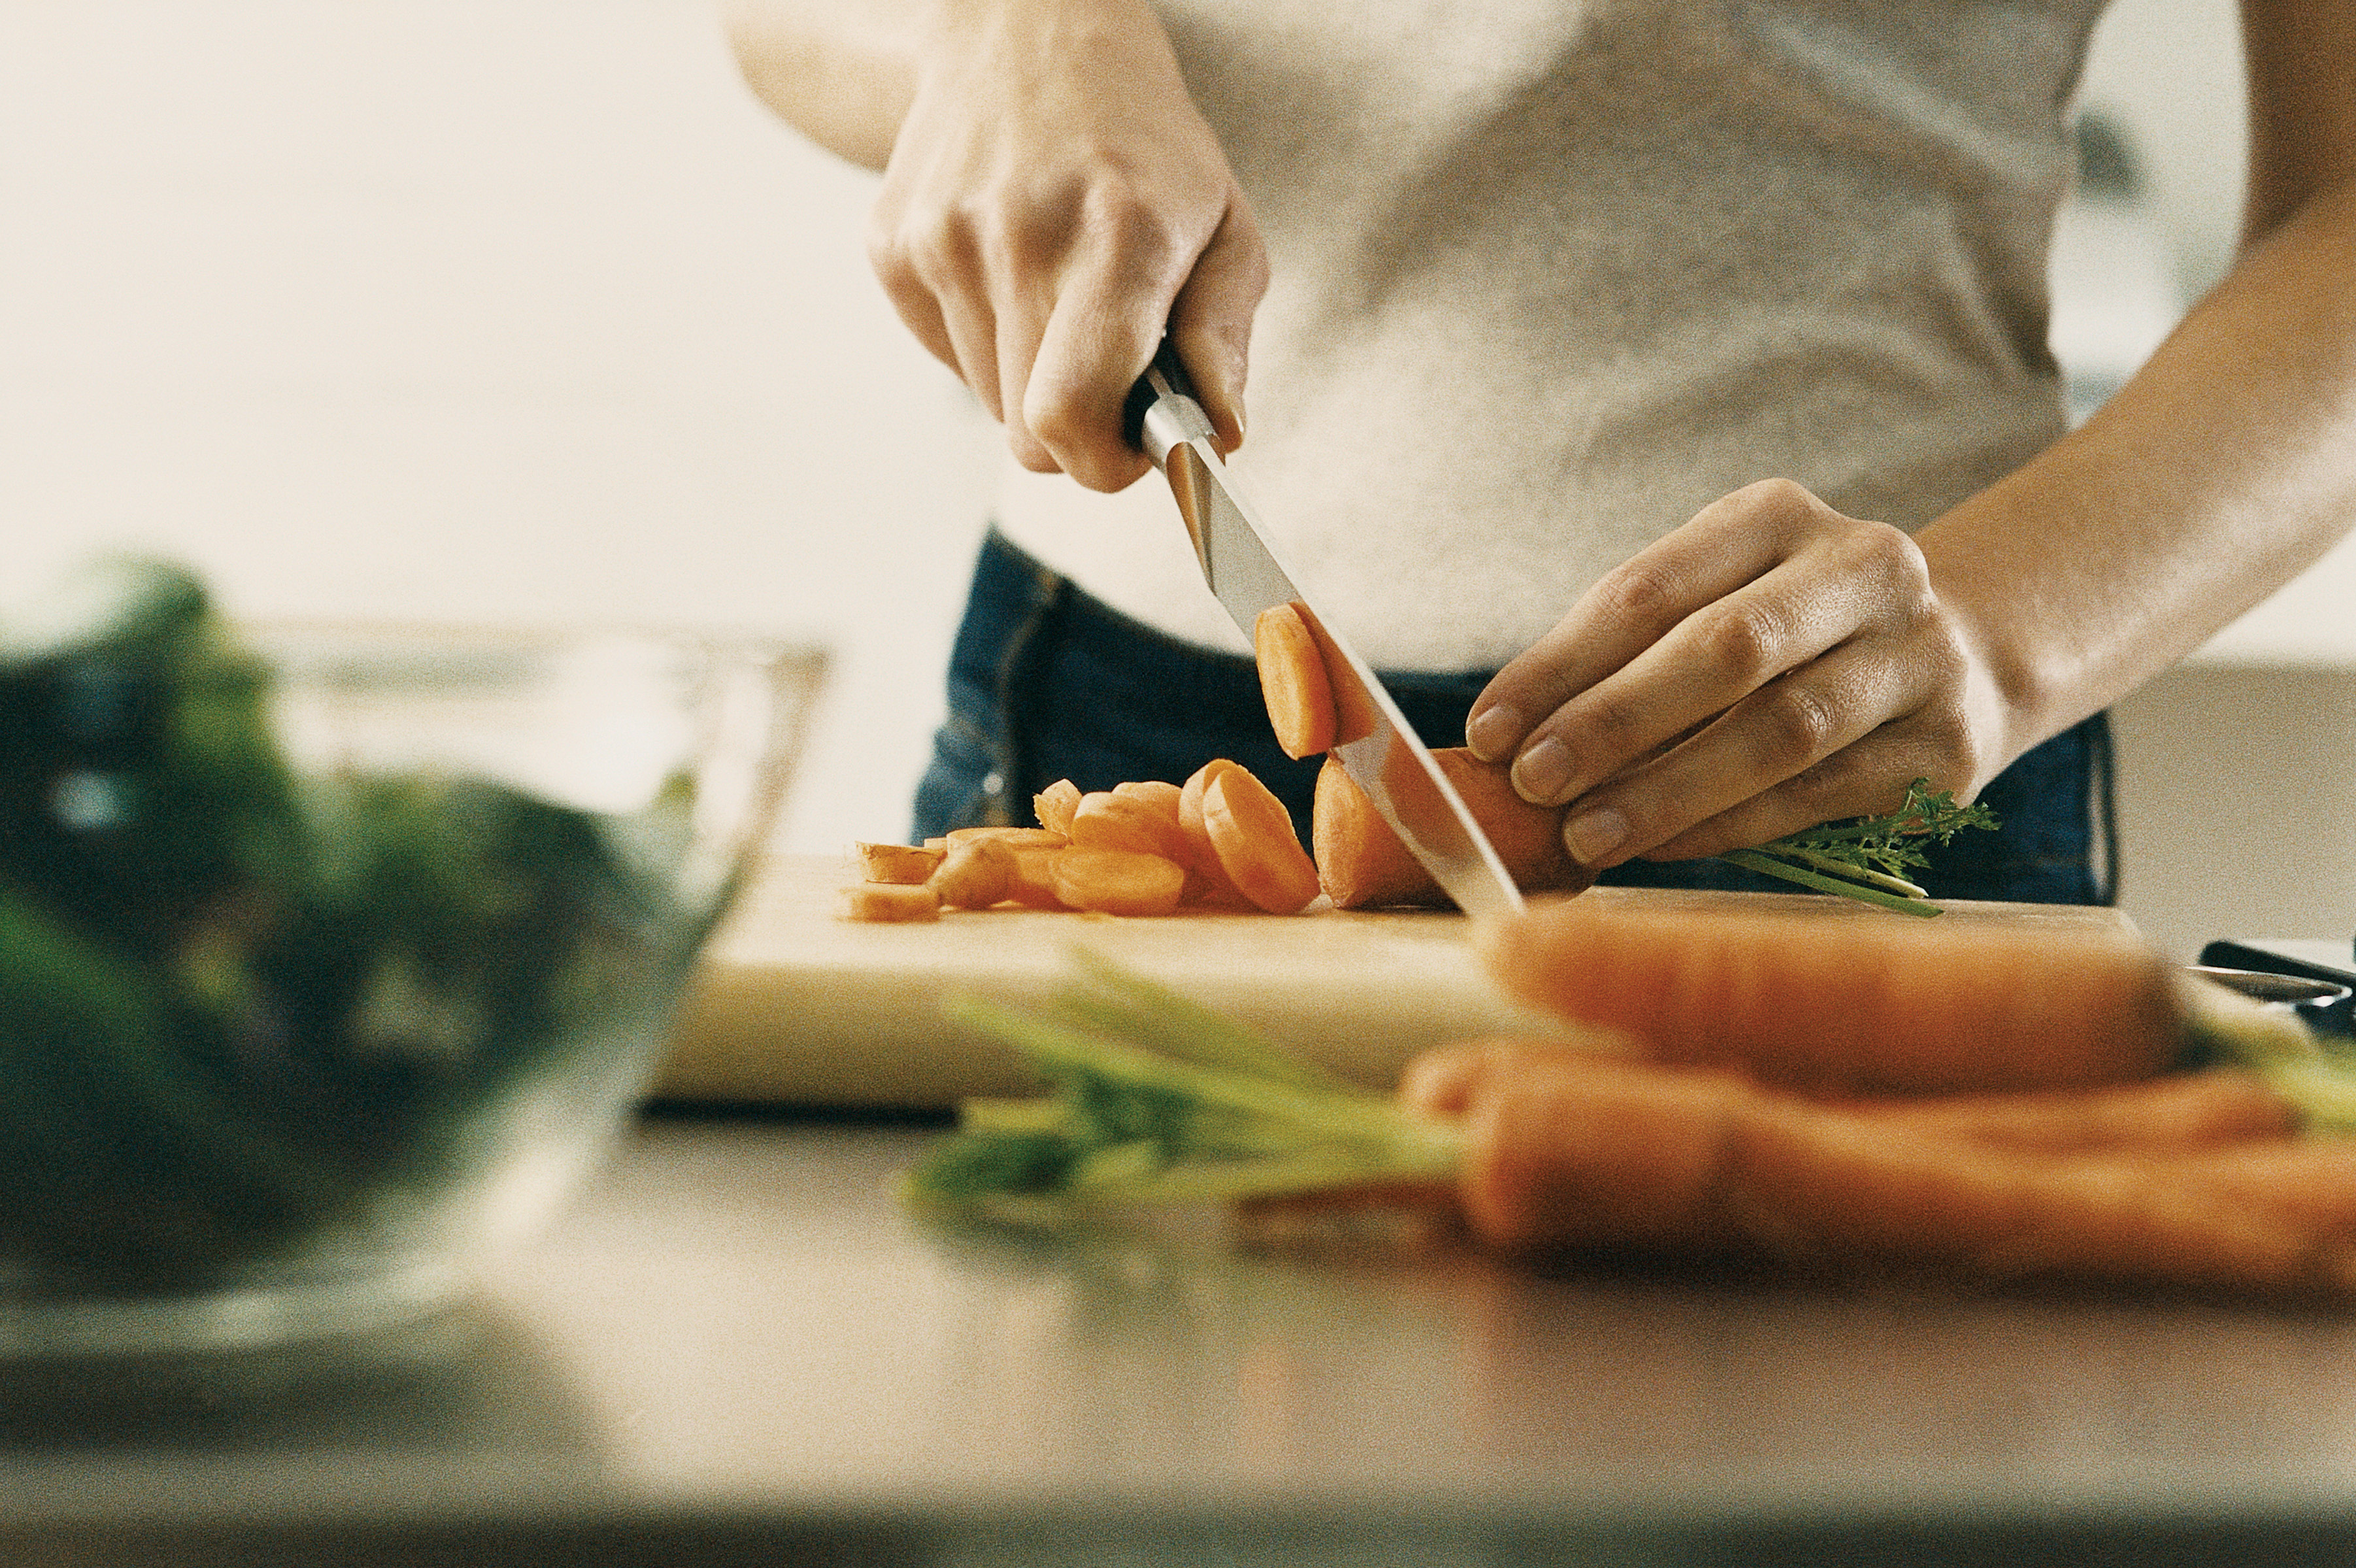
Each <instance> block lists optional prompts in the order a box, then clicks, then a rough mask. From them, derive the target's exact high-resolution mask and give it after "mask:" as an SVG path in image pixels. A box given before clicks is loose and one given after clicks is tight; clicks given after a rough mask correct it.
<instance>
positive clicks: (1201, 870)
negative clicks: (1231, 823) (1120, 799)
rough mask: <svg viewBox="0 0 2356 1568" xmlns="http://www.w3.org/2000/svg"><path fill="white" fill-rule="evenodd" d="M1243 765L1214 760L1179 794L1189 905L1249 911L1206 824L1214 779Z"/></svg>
mask: <svg viewBox="0 0 2356 1568" xmlns="http://www.w3.org/2000/svg"><path fill="white" fill-rule="evenodd" d="M1242 765H1243V764H1242V763H1234V762H1229V761H1228V760H1227V759H1226V758H1225V757H1214V758H1212V759H1211V760H1210V761H1209V762H1207V763H1204V764H1203V765H1202V766H1201V767H1199V768H1196V769H1195V770H1194V773H1191V774H1189V775H1188V776H1187V779H1186V783H1185V784H1184V785H1183V786H1182V787H1181V788H1180V790H1179V792H1178V829H1179V831H1180V833H1182V834H1183V835H1184V837H1185V840H1186V860H1185V865H1186V874H1187V883H1188V885H1187V889H1186V892H1185V895H1184V899H1185V901H1186V902H1188V903H1199V904H1205V905H1209V906H1212V907H1215V908H1222V909H1248V908H1250V907H1251V901H1250V900H1249V899H1247V898H1246V897H1244V895H1243V892H1242V891H1241V890H1240V889H1238V888H1237V886H1236V884H1235V881H1234V880H1233V879H1231V878H1230V877H1228V875H1227V872H1226V867H1224V866H1222V865H1220V864H1219V852H1218V850H1217V849H1216V848H1214V847H1213V846H1212V844H1211V832H1210V829H1209V828H1207V827H1205V826H1204V825H1203V792H1204V791H1205V789H1207V788H1208V787H1209V786H1210V783H1211V780H1213V779H1214V778H1215V777H1217V776H1218V775H1219V774H1220V773H1222V772H1224V771H1226V769H1228V768H1239V767H1241V766H1242Z"/></svg>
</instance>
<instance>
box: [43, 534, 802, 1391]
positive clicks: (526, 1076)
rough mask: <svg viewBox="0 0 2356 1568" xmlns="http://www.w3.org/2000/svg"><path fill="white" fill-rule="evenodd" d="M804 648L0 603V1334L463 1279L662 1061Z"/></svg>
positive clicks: (103, 572) (204, 601)
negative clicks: (263, 621) (6, 607)
mask: <svg viewBox="0 0 2356 1568" xmlns="http://www.w3.org/2000/svg"><path fill="white" fill-rule="evenodd" d="M822 671H823V660H822V658H821V657H820V656H819V655H818V654H817V653H816V652H814V651H813V650H809V649H806V648H798V647H794V646H789V645H777V644H771V643H763V642H759V641H756V640H752V639H729V638H718V637H708V636H695V635H669V634H648V633H640V632H623V631H585V630H563V631H515V630H492V629H487V628H466V627H446V626H445V627H412V628H399V627H383V626H357V625H331V624H321V625H309V626H305V625H292V624H279V625H263V626H239V625H232V624H230V623H228V622H227V621H225V620H224V619H223V618H222V617H221V616H220V614H218V613H216V611H215V610H214V608H213V606H212V605H211V603H210V602H209V598H208V595H207V593H206V591H205V588H204V586H203V584H202V583H201V582H200V581H198V579H197V578H195V577H194V576H192V575H191V574H190V573H188V572H187V571H183V570H181V569H178V568H177V567H174V566H171V565H169V564H165V563H159V562H155V561H151V560H109V561H105V562H102V563H99V564H97V565H96V566H94V567H92V568H91V569H90V570H89V571H86V572H85V573H83V574H81V575H80V576H79V577H78V578H76V579H75V580H73V581H70V582H69V583H66V584H63V585H60V587H59V589H58V590H57V591H56V592H52V593H49V594H47V595H44V596H43V597H42V598H41V599H40V600H39V601H38V602H37V603H34V604H31V605H28V606H26V607H24V608H23V609H21V610H19V611H17V612H15V613H7V614H0V1356H6V1357H25V1356H42V1355H55V1354H92V1353H101V1354H102V1353H112V1352H119V1351H137V1350H152V1349H219V1348H232V1347H240V1346H250V1345H255V1344H263V1343H271V1342H280V1341H286V1340H290V1339H302V1338H310V1337H316V1336H320V1335H326V1334H332V1333H342V1332H352V1331H359V1330H365V1329H368V1328H375V1327H379V1326H382V1325H386V1324H389V1323H392V1322H397V1321H400V1320H402V1319H404V1318H408V1317H415V1316H418V1315H421V1314H423V1313H424V1312H427V1311H430V1310H432V1309H434V1308H435V1307H439V1306H441V1305H443V1304H444V1303H446V1302H448V1301H450V1300H452V1299H454V1298H455V1297H456V1296H459V1295H460V1294H462V1293H463V1291H464V1289H465V1287H466V1282H467V1280H468V1278H469V1275H470V1272H471V1271H470V1265H471V1264H473V1263H474V1262H475V1261H476V1260H477V1259H479V1258H480V1257H481V1256H482V1255H483V1254H484V1253H486V1252H487V1251H489V1250H494V1249H498V1248H501V1247H504V1246H508V1245H511V1244H513V1243H516V1242H517V1241H519V1240H520V1239H523V1238H525V1237H527V1236H529V1235H530V1233H531V1232H533V1231H534V1230H535V1229H537V1228H538V1227H539V1226H541V1224H542V1223H544V1222H545V1221H547V1220H548V1219H550V1218H551V1217H552V1214H553V1213H554V1212H555V1211H556V1210H557V1209H558V1208H559V1207H560V1206H561V1205H562V1202H563V1201H564V1200H565V1198H566V1197H567V1195H568V1194H569V1193H570V1192H572V1191H573V1189H575V1187H576V1186H577V1185H578V1183H579V1181H580V1180H581V1179H582V1178H583V1176H584V1175H585V1174H586V1173H587V1171H588V1170H589V1169H590V1168H592V1167H593V1166H594V1163H595V1161H596V1160H597V1158H598V1157H599V1156H600V1155H601V1153H602V1152H603V1151H604V1150H605V1149H606V1148H607V1147H609V1145H610V1144H611V1143H612V1142H613V1140H614V1139H615V1137H616V1135H617V1134H618V1132H619V1130H620V1129H621V1127H622V1126H623V1125H625V1123H626V1119H627V1117H628V1115H629V1114H630V1113H631V1111H632V1109H633V1108H634V1107H635V1105H636V1104H637V1100H638V1098H639V1096H640V1095H642V1094H643V1093H644V1092H645V1090H646V1088H647V1086H648V1083H649V1082H650V1081H651V1079H652V1077H653V1075H654V1074H655V1073H656V1072H658V1071H659V1068H660V1066H661V1060H662V1052H663V1048H664V1044H665V1038H666V1032H667V1029H668V1026H669V1018H670V1014H671V1010H672V1008H673V1007H674V1005H675V1004H676V1002H677V1000H678V998H679V997H680V993H681V991H682V989H683V987H684V986H685V984H686V982H687V979H688V976H689V975H690V972H691V968H692V966H693V964H694V961H695V958H696V955H697V953H698V951H699V949H700V947H701V944H702V942H703V940H704V938H705V937H706V935H707V934H708V933H710V931H711V929H712V926H713V924H714V923H715V922H716V921H717V920H718V919H719V918H720V916H721V915H722V913H723V912H724V911H725V909H726V907H727V904H728V901H729V900H730V898H731V896H732V894H733V893H734V890H735V888H736V886H737V885H738V882H739V881H740V880H741V878H742V876H743V873H744V868H745V866H746V864H747V860H748V858H749V857H750V855H751V854H752V853H753V851H754V850H755V848H756V847H757V845H758V843H759V841H760V840H761V838H762V837H764V834H765V830H766V824H767V822H768V819H769V818H770V816H771V815H772V813H773V812H774V809H775V807H776V804H777V802H778V799H779V797H780V795H781V794H782V792H783V789H784V786H785V783H786V780H787V775H788V773H789V772H790V767H791V763H792V759H793V756H794V753H795V750H796V747H797V744H798V740H799V737H800V734H801V731H802V728H803V723H804V720H805V718H806V715H807V712H808V710H809V703H810V699H811V698H812V696H813V695H814V693H815V690H816V688H817V685H818V683H819V679H820V678H821V676H822Z"/></svg>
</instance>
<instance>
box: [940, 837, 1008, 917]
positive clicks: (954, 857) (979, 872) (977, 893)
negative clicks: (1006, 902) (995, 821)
mask: <svg viewBox="0 0 2356 1568" xmlns="http://www.w3.org/2000/svg"><path fill="white" fill-rule="evenodd" d="M1014 854H1015V852H1014V850H1013V848H1011V847H1010V846H1009V845H1008V844H1007V842H1006V841H1005V840H1004V839H1002V838H976V839H970V840H969V841H967V842H966V843H963V844H960V845H958V847H957V848H954V849H952V850H950V851H949V852H948V857H947V858H946V859H943V860H942V861H941V866H940V869H938V870H937V871H935V872H934V873H933V874H932V876H931V877H930V878H929V879H927V880H926V886H927V887H929V888H931V889H932V890H933V892H934V894H935V896H937V898H939V900H940V901H941V903H942V905H943V907H945V908H948V909H988V908H989V907H990V906H991V905H992V904H994V903H997V902H999V901H1001V900H1002V899H1004V898H1005V897H1006V894H1007V890H1008V889H1009V888H1011V887H1012V885H1013V882H1014Z"/></svg>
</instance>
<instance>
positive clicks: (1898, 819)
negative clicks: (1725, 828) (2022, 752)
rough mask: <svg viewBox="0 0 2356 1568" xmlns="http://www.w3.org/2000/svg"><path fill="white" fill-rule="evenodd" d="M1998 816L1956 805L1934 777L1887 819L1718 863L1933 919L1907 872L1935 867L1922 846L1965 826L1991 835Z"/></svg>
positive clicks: (1827, 829) (1802, 836) (1809, 832)
mask: <svg viewBox="0 0 2356 1568" xmlns="http://www.w3.org/2000/svg"><path fill="white" fill-rule="evenodd" d="M1997 826H1998V824H1997V818H1996V814H1995V813H1993V812H1991V811H1990V810H1988V808H1987V806H1985V805H1980V804H1979V803H1978V802H1976V801H1975V802H1974V803H1973V804H1971V805H1956V804H1955V796H1954V791H1952V790H1933V789H1932V788H1931V781H1930V780H1929V779H1916V780H1915V781H1914V782H1913V783H1912V784H1908V785H1907V786H1906V804H1905V805H1901V806H1900V807H1899V808H1898V809H1897V810H1896V811H1893V812H1891V813H1890V815H1888V816H1861V817H1858V818H1856V819H1855V820H1854V821H1849V822H1835V823H1826V824H1825V825H1824V826H1822V827H1811V828H1808V829H1806V830H1805V831H1804V832H1800V833H1794V834H1789V835H1787V836H1785V837H1782V838H1777V839H1775V840H1773V841H1772V842H1770V843H1766V844H1762V845H1760V846H1759V847H1758V848H1755V849H1730V850H1729V851H1727V852H1726V853H1725V854H1723V855H1720V856H1719V857H1718V859H1721V860H1725V861H1728V862H1729V863H1730V864H1733V865H1737V866H1740V867H1742V868H1743V869H1746V870H1751V871H1758V872H1760V873H1762V874H1763V875H1766V876H1770V877H1777V878H1780V879H1782V880H1784V881H1787V882H1795V883H1797V884H1799V885H1800V886H1801V887H1804V888H1809V889H1812V890H1814V891H1816V892H1820V893H1837V894H1838V895H1840V896H1841V897H1843V898H1850V899H1858V900H1862V901H1865V902H1867V903H1874V904H1879V905H1881V906H1882V907H1883V908H1885V909H1894V910H1896V911H1898V912H1900V913H1901V914H1914V915H1934V914H1937V913H1938V912H1939V906H1938V905H1937V904H1934V903H1933V902H1931V901H1930V894H1929V893H1928V892H1926V891H1924V890H1923V889H1922V887H1921V886H1919V885H1918V884H1916V883H1915V882H1914V881H1913V880H1911V879H1910V878H1909V877H1908V876H1907V875H1906V873H1907V872H1908V871H1912V870H1921V869H1926V868H1928V867H1929V865H1930V864H1931V862H1930V860H1929V859H1928V858H1926V857H1925V856H1924V855H1923V853H1922V846H1923V845H1926V844H1928V845H1933V846H1937V845H1944V844H1945V843H1946V842H1947V840H1949V839H1950V838H1953V837H1954V836H1955V835H1956V834H1957V833H1960V832H1962V831H1963V830H1964V829H1965V828H1966V827H1979V828H1988V829H1993V828H1995V827H1997Z"/></svg>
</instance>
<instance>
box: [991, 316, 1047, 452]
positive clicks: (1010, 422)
mask: <svg viewBox="0 0 2356 1568" xmlns="http://www.w3.org/2000/svg"><path fill="white" fill-rule="evenodd" d="M1049 308H1051V307H1050V306H1049V305H1048V304H1045V303H1034V302H1033V301H1032V300H1029V299H1023V298H1008V299H1001V300H1000V301H998V302H996V304H995V305H994V316H995V321H996V325H997V329H998V330H997V338H996V343H995V353H996V357H997V360H998V382H999V402H1000V406H1001V408H1003V409H1004V410H1005V411H1006V413H1005V425H1006V444H1007V447H1008V449H1009V450H1010V451H1012V453H1014V460H1015V461H1016V462H1017V463H1020V464H1023V467H1025V468H1027V469H1029V470H1030V471H1031V472H1032V473H1033V474H1054V473H1055V472H1057V471H1058V470H1060V469H1062V468H1063V466H1064V464H1062V462H1061V461H1059V460H1058V458H1057V457H1056V455H1055V453H1054V452H1053V451H1051V450H1050V449H1049V448H1048V446H1047V444H1046V443H1044V442H1043V441H1041V440H1040V439H1039V436H1038V433H1037V432H1035V431H1033V429H1032V428H1031V421H1030V419H1029V416H1028V413H1027V411H1028V409H1029V407H1030V401H1031V387H1032V381H1033V377H1034V376H1035V375H1036V374H1037V370H1038V364H1039V353H1040V346H1041V343H1042V341H1043V340H1044V337H1045V336H1046V330H1047V326H1046V324H1047V319H1048V317H1047V312H1048V310H1049Z"/></svg>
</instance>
